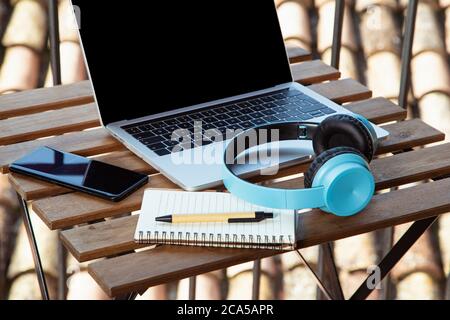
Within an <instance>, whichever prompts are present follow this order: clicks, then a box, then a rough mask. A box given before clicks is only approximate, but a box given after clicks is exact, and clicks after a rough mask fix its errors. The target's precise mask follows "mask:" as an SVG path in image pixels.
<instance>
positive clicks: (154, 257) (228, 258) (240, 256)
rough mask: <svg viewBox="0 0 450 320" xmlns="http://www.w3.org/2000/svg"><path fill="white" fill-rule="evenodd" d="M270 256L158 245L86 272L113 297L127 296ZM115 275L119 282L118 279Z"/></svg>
mask: <svg viewBox="0 0 450 320" xmlns="http://www.w3.org/2000/svg"><path fill="white" fill-rule="evenodd" d="M272 255H274V252H273V251H270V250H256V249H253V250H250V249H246V250H242V249H229V248H203V247H185V248H180V247H175V246H170V247H169V246H160V247H157V248H155V249H152V250H147V251H144V252H140V253H137V254H132V255H125V256H123V257H122V259H114V260H106V261H105V262H106V263H104V264H99V263H94V264H91V265H89V267H88V271H89V274H90V275H91V276H92V277H93V278H94V280H96V281H97V283H98V284H99V285H100V286H101V287H102V288H103V290H104V291H105V292H106V293H107V294H109V295H110V296H111V297H113V296H117V295H119V294H120V293H127V292H129V290H130V289H131V288H133V289H138V288H142V289H143V291H145V289H147V288H148V287H150V286H153V283H167V282H169V281H172V279H173V280H175V279H176V280H180V279H183V278H186V277H189V275H190V274H193V275H194V274H203V273H206V272H208V271H209V270H218V269H220V267H219V266H220V265H228V266H231V265H236V264H240V263H243V262H246V261H253V260H255V259H257V258H261V257H265V256H267V257H268V256H272ZM125 257H129V258H130V259H131V260H132V261H133V262H134V265H130V264H129V263H127V262H126V261H125V259H123V258H125ZM175 257H176V259H174V258H175ZM150 261H151V262H150ZM149 265H152V268H153V269H149V268H148V266H149ZM105 266H108V267H110V270H113V272H108V270H107V268H105ZM156 266H157V267H156ZM122 268H123V269H122ZM125 268H128V270H126V269H125ZM115 275H116V276H120V277H122V279H117V278H116V277H115ZM137 291H139V290H137Z"/></svg>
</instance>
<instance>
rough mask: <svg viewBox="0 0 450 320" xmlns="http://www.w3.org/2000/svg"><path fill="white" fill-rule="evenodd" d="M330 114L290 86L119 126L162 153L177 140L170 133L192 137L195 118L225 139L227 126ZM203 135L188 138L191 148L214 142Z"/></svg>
mask: <svg viewBox="0 0 450 320" xmlns="http://www.w3.org/2000/svg"><path fill="white" fill-rule="evenodd" d="M333 113H336V111H335V110H333V109H331V108H329V107H327V106H325V105H324V104H322V103H320V102H318V101H316V100H314V99H313V98H311V97H309V96H307V95H305V94H303V93H302V92H300V91H298V90H292V89H291V90H281V91H276V92H272V93H270V94H267V95H262V96H258V97H252V98H250V99H248V100H243V101H241V100H240V101H237V102H236V103H227V104H225V105H217V106H213V107H208V108H207V109H203V110H196V111H193V112H191V113H187V114H182V115H175V116H172V117H168V118H164V119H157V120H147V121H143V122H139V123H133V124H130V125H126V126H123V127H122V129H124V130H125V131H126V132H128V133H129V134H130V135H132V136H133V137H134V138H136V139H137V140H139V141H140V142H141V143H143V144H144V145H145V146H147V148H149V149H150V150H152V151H154V152H155V153H156V154H158V155H160V156H164V155H167V154H170V153H171V152H173V147H174V146H176V145H178V144H179V143H180V142H179V141H173V140H172V134H173V132H174V131H176V130H177V129H185V130H189V132H190V133H191V135H190V136H191V137H193V134H192V133H194V130H195V128H194V123H195V122H196V121H201V122H202V127H201V128H202V130H203V134H204V131H205V130H208V129H217V130H218V131H220V133H221V134H222V135H223V137H222V140H225V134H226V129H231V130H238V129H242V130H246V129H249V128H252V127H256V126H259V125H263V124H269V123H274V122H279V121H295V120H297V121H310V120H312V119H314V118H319V117H322V116H325V115H329V114H333ZM184 132H186V131H184ZM202 138H203V141H201V144H200V145H196V142H194V140H191V142H190V143H191V147H192V148H195V147H199V146H201V145H207V144H210V143H213V142H214V141H212V140H211V139H210V138H209V137H207V136H204V135H203V136H202ZM198 140H200V139H198ZM185 142H186V140H183V143H185ZM183 145H184V144H183ZM180 151H181V150H180Z"/></svg>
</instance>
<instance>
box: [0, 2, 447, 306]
mask: <svg viewBox="0 0 450 320" xmlns="http://www.w3.org/2000/svg"><path fill="white" fill-rule="evenodd" d="M46 2H47V1H45V0H0V39H1V45H0V94H9V93H13V92H18V91H23V90H29V89H33V88H38V87H48V86H52V83H53V82H52V76H51V70H50V67H49V48H48V40H47V39H48V28H47V7H46ZM275 3H276V5H277V9H278V14H279V18H280V23H281V26H282V31H283V36H284V38H285V41H286V43H287V45H289V46H294V47H301V48H304V49H307V50H309V51H310V52H312V54H313V57H314V58H318V59H322V60H324V61H325V62H327V63H329V62H330V57H331V44H332V35H333V32H332V31H333V21H334V7H335V2H334V0H285V1H283V0H276V1H275ZM407 4H408V0H348V1H346V5H345V16H344V27H343V34H342V49H341V58H340V71H341V73H342V78H354V79H356V80H358V81H360V82H361V83H363V84H366V85H367V86H368V87H369V88H370V89H372V91H373V96H374V97H376V96H384V97H387V98H389V99H391V100H392V101H394V102H397V98H398V95H399V87H400V69H401V59H400V55H401V46H402V35H403V28H404V24H403V22H404V16H405V14H406V5H407ZM82 10H83V8H81V27H82ZM255 13H257V8H255ZM59 16H60V37H61V39H60V41H61V64H62V82H63V84H69V83H73V82H77V81H81V80H84V79H86V78H87V73H86V69H85V65H84V62H83V55H82V50H81V47H80V43H79V39H78V32H77V30H76V27H75V25H74V19H73V14H72V8H71V4H70V1H69V0H60V1H59ZM100 23H101V22H100ZM118 41H119V40H118ZM118 45H122V44H120V43H118ZM124 45H127V43H126V41H125V42H124ZM449 53H450V0H422V1H420V3H419V7H418V12H417V18H416V32H415V37H414V45H413V56H412V60H411V73H412V76H411V91H410V94H409V99H408V114H409V118H414V117H420V118H422V119H423V120H424V121H425V122H427V123H429V124H430V125H432V126H434V127H435V128H437V129H439V130H441V131H444V132H445V133H446V135H447V140H448V139H449V137H450V74H449V68H448V63H449ZM255 54H258V53H257V51H255ZM123 63H126V61H123ZM141 79H143V80H142V81H145V78H144V77H143V78H141ZM0 130H1V128H0ZM18 210H19V209H18V203H17V199H16V196H15V193H14V192H13V191H12V189H11V187H10V186H9V183H8V179H7V178H6V176H2V175H0V299H40V291H39V287H38V284H37V280H36V276H35V274H34V265H33V261H32V257H31V252H30V249H29V246H28V241H27V238H26V234H25V231H24V229H23V226H22V222H21V219H20V214H19V211H18ZM32 216H34V219H33V225H34V226H35V232H36V234H37V238H38V246H39V248H40V250H41V254H42V256H43V262H44V269H45V273H46V277H47V281H48V285H49V289H50V294H51V296H52V297H56V286H57V281H56V280H57V278H56V276H57V270H58V265H57V257H56V252H57V239H58V235H57V233H56V232H51V231H49V230H48V229H47V227H45V226H44V225H43V224H42V222H40V220H39V219H37V218H36V217H35V215H32ZM407 228H408V225H402V226H399V227H396V228H395V230H393V231H392V230H391V229H389V230H382V231H378V232H374V233H368V234H364V235H360V236H356V237H352V238H348V239H345V240H341V241H337V242H335V243H334V249H335V255H336V262H337V265H338V268H339V276H340V278H341V282H342V285H343V290H344V294H345V295H346V297H348V296H349V294H350V293H351V292H352V291H354V290H355V289H356V288H357V287H358V286H359V284H360V282H361V281H362V280H363V279H364V278H365V277H366V276H367V268H368V267H370V266H372V265H374V264H376V263H377V262H378V261H379V260H380V259H381V257H383V256H384V254H385V252H386V250H387V248H388V247H389V245H390V239H391V237H392V236H393V238H394V239H397V238H399V237H400V236H401V235H402V234H403V232H404V231H405V230H406V229H407ZM302 253H303V254H304V255H305V256H306V258H307V260H308V261H309V262H310V263H311V265H312V266H313V267H317V257H318V249H317V247H311V248H307V249H304V250H302ZM67 265H68V270H67V272H68V274H69V275H70V277H69V280H68V283H67V284H68V288H69V290H68V297H67V298H68V299H107V297H106V295H104V294H103V292H102V291H101V289H99V288H98V287H97V285H96V284H95V282H93V280H92V279H91V278H90V276H89V275H88V274H87V272H86V266H85V265H82V264H78V263H76V262H75V260H74V259H73V258H71V257H70V256H69V257H68V264H67ZM252 267H253V264H252V263H248V264H243V265H239V266H235V267H233V268H229V269H227V270H220V271H217V272H213V273H209V274H205V275H202V276H199V277H197V293H196V294H197V298H198V299H225V298H228V299H250V298H251V285H250V284H251V283H252ZM449 271H450V215H448V214H447V215H443V216H441V218H440V219H439V221H438V223H435V224H434V225H433V226H432V228H430V229H429V230H428V231H427V232H426V233H425V234H424V235H423V236H422V237H421V239H420V240H419V241H418V242H417V243H416V244H415V245H414V247H413V248H412V249H411V250H410V251H409V252H408V253H407V254H406V256H405V257H404V258H403V259H402V260H401V261H400V263H399V264H398V265H397V266H396V267H395V268H394V270H393V272H392V273H391V276H390V277H389V278H388V279H387V280H386V281H384V282H383V285H382V288H381V290H375V291H374V292H373V293H372V295H371V296H370V298H371V299H450V277H449ZM187 297H188V281H187V280H183V281H180V282H177V283H171V284H168V285H165V286H158V287H155V288H151V289H149V290H148V291H147V292H146V293H145V294H144V295H143V296H141V297H138V299H177V298H184V299H186V298H187ZM261 298H262V299H316V298H317V287H316V285H315V282H314V279H313V277H312V276H311V275H310V274H309V272H308V270H307V269H306V267H304V265H303V264H302V263H301V262H300V261H299V259H298V257H297V256H296V255H295V254H293V253H286V254H283V255H280V256H277V257H274V258H269V259H265V260H263V261H262V278H261Z"/></svg>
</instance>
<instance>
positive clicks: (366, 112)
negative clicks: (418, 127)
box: [344, 97, 407, 124]
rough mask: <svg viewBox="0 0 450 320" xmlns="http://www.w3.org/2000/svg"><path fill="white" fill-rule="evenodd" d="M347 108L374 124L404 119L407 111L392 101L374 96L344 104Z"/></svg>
mask: <svg viewBox="0 0 450 320" xmlns="http://www.w3.org/2000/svg"><path fill="white" fill-rule="evenodd" d="M344 107H345V108H347V109H348V110H350V111H352V112H354V113H358V114H361V115H363V116H364V117H366V118H367V119H370V121H372V122H373V123H375V124H381V123H385V122H390V121H398V120H404V119H406V115H407V112H406V110H405V109H403V108H401V107H399V106H398V105H396V104H395V103H393V102H392V101H390V100H388V99H386V98H382V97H376V98H372V99H368V100H363V101H358V102H353V103H350V104H346V105H344Z"/></svg>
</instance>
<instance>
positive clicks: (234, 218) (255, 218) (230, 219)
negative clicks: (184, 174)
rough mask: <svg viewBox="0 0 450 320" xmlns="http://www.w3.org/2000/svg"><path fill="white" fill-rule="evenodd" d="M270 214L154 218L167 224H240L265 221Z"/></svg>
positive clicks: (192, 215)
mask: <svg viewBox="0 0 450 320" xmlns="http://www.w3.org/2000/svg"><path fill="white" fill-rule="evenodd" d="M272 218H273V213H272V212H263V211H255V212H229V213H211V214H207V213H206V214H205V213H202V214H172V215H168V216H161V217H156V218H155V220H156V221H158V222H168V223H199V222H223V223H242V222H260V221H263V220H265V219H272Z"/></svg>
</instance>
